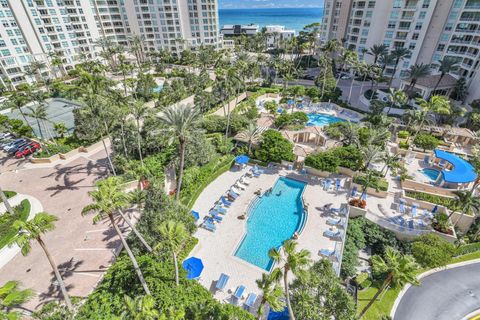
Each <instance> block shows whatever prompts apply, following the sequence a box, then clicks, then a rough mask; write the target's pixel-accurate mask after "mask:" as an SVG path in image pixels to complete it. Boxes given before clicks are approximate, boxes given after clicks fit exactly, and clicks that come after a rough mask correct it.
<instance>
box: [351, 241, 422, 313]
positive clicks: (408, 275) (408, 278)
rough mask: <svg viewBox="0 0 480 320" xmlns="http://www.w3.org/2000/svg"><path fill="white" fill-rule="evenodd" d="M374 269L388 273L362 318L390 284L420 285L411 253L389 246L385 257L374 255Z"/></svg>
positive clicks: (377, 271)
mask: <svg viewBox="0 0 480 320" xmlns="http://www.w3.org/2000/svg"><path fill="white" fill-rule="evenodd" d="M372 264H373V270H375V272H376V273H383V274H387V277H386V278H385V280H384V281H383V283H382V285H381V286H380V288H379V289H378V290H377V292H376V293H375V295H374V296H373V298H372V300H370V302H369V303H368V304H367V305H366V306H365V308H363V310H362V312H360V315H359V318H362V317H363V316H364V315H365V313H366V312H367V310H368V309H369V308H370V307H371V306H372V304H373V303H374V302H375V301H376V300H377V298H378V296H379V295H380V294H381V293H382V292H383V291H384V290H385V289H386V288H387V287H388V286H389V285H390V284H394V285H395V286H403V285H405V284H407V283H411V284H413V285H418V284H419V281H418V280H417V278H416V276H417V274H416V271H417V264H416V263H415V259H414V258H413V257H412V256H411V255H403V254H401V253H400V252H398V251H397V250H395V249H393V248H391V247H387V249H386V250H385V259H383V258H382V257H381V256H379V255H375V256H373V257H372Z"/></svg>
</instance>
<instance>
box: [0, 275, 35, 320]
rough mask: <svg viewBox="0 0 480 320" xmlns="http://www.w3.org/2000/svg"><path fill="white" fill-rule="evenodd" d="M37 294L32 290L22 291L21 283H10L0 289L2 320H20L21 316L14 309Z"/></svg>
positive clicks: (0, 313)
mask: <svg viewBox="0 0 480 320" xmlns="http://www.w3.org/2000/svg"><path fill="white" fill-rule="evenodd" d="M34 295H35V293H34V292H33V290H31V289H24V290H22V289H20V282H18V281H8V282H7V283H5V284H4V285H3V286H1V287H0V319H5V320H17V319H18V320H20V319H21V318H22V317H21V314H20V313H19V312H16V311H12V309H13V308H15V307H18V306H20V305H21V304H23V303H25V302H27V301H29V300H30V299H31V298H32V297H33V296H34Z"/></svg>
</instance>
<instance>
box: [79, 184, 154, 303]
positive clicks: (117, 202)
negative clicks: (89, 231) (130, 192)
mask: <svg viewBox="0 0 480 320" xmlns="http://www.w3.org/2000/svg"><path fill="white" fill-rule="evenodd" d="M97 187H98V189H97V190H94V191H90V192H89V195H90V197H91V198H92V200H93V201H94V202H93V203H92V204H89V205H87V206H86V207H85V208H83V210H82V215H85V214H88V213H90V212H93V213H96V214H95V216H94V218H93V222H94V223H96V222H98V221H100V220H102V219H104V218H105V217H108V218H109V219H110V223H111V224H112V226H113V228H114V229H115V232H116V233H117V235H118V237H119V238H120V241H121V242H122V245H123V247H124V248H125V250H126V251H127V254H128V256H129V258H130V260H131V261H132V264H133V268H134V269H135V272H136V273H137V276H138V279H139V280H140V283H141V284H142V287H143V289H144V290H145V292H146V293H147V294H148V295H149V294H150V289H149V288H148V285H147V282H146V281H145V279H144V277H143V273H142V271H141V270H140V267H139V266H138V262H137V259H136V258H135V255H134V254H133V252H132V250H131V249H130V246H129V245H128V243H127V241H126V240H125V237H124V236H123V233H122V231H120V229H119V227H118V225H117V222H116V221H115V217H114V214H115V213H116V212H119V211H121V209H122V208H123V207H125V206H126V205H127V203H128V197H127V195H126V194H125V193H124V192H123V191H122V190H121V189H120V184H119V180H118V178H116V177H110V178H107V179H105V180H103V181H100V182H98V183H97Z"/></svg>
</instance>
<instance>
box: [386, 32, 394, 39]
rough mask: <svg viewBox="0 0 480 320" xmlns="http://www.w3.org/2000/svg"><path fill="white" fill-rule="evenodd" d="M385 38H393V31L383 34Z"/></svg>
mask: <svg viewBox="0 0 480 320" xmlns="http://www.w3.org/2000/svg"><path fill="white" fill-rule="evenodd" d="M385 38H387V39H391V38H393V31H387V32H385Z"/></svg>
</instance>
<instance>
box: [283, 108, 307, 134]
mask: <svg viewBox="0 0 480 320" xmlns="http://www.w3.org/2000/svg"><path fill="white" fill-rule="evenodd" d="M307 122H308V116H307V115H306V114H305V113H304V112H294V113H286V112H284V113H282V114H281V115H279V116H278V117H277V119H275V126H276V127H277V128H280V129H289V130H297V129H302V128H304V127H305V125H306V124H307Z"/></svg>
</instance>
